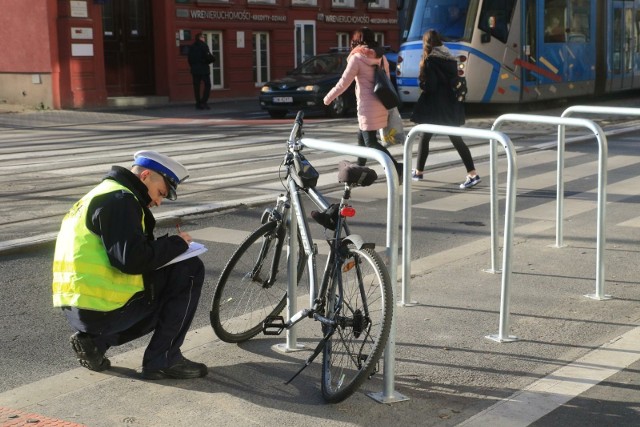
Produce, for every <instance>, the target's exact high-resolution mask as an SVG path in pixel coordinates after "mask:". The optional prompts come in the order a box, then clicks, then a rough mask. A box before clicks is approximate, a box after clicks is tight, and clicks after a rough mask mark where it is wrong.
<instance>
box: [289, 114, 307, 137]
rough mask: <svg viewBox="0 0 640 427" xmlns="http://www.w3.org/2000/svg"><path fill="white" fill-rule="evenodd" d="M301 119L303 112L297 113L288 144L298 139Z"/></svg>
mask: <svg viewBox="0 0 640 427" xmlns="http://www.w3.org/2000/svg"><path fill="white" fill-rule="evenodd" d="M303 118H304V111H302V110H300V111H298V114H296V120H295V122H294V123H293V128H292V129H291V135H289V143H293V142H295V140H296V139H298V138H300V129H302V122H303V120H302V119H303Z"/></svg>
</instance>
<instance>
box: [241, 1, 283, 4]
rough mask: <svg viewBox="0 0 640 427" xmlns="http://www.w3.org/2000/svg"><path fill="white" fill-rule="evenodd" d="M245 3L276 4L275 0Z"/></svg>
mask: <svg viewBox="0 0 640 427" xmlns="http://www.w3.org/2000/svg"><path fill="white" fill-rule="evenodd" d="M247 3H253V4H256V3H262V4H276V0H248V1H247Z"/></svg>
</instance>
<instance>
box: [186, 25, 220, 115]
mask: <svg viewBox="0 0 640 427" xmlns="http://www.w3.org/2000/svg"><path fill="white" fill-rule="evenodd" d="M188 59H189V66H190V67H191V77H192V79H193V93H194V95H195V98H196V108H197V109H198V110H208V109H209V104H207V102H208V101H209V93H210V92H211V77H210V74H211V73H210V70H209V64H211V63H212V62H213V59H214V58H213V55H212V54H211V51H209V46H208V45H207V43H206V42H205V38H204V34H202V33H198V34H196V41H195V42H193V44H192V45H191V47H190V48H189V57H188ZM201 83H204V91H203V92H202V94H201V92H200V85H201Z"/></svg>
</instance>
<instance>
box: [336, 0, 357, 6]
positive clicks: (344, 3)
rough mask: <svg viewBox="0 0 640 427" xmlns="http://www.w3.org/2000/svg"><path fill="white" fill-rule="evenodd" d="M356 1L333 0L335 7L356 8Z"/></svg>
mask: <svg viewBox="0 0 640 427" xmlns="http://www.w3.org/2000/svg"><path fill="white" fill-rule="evenodd" d="M354 4H355V0H331V6H333V7H355V6H354Z"/></svg>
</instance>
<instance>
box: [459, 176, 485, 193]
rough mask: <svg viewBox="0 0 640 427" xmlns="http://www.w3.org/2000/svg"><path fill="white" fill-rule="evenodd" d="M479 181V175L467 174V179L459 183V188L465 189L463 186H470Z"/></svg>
mask: <svg viewBox="0 0 640 427" xmlns="http://www.w3.org/2000/svg"><path fill="white" fill-rule="evenodd" d="M480 181H482V180H481V179H480V175H474V176H471V175H467V180H466V181H465V182H463V183H462V184H460V188H461V189H463V190H464V189H465V188H471V187H473V186H474V185H476V184H478V183H479V182H480Z"/></svg>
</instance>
